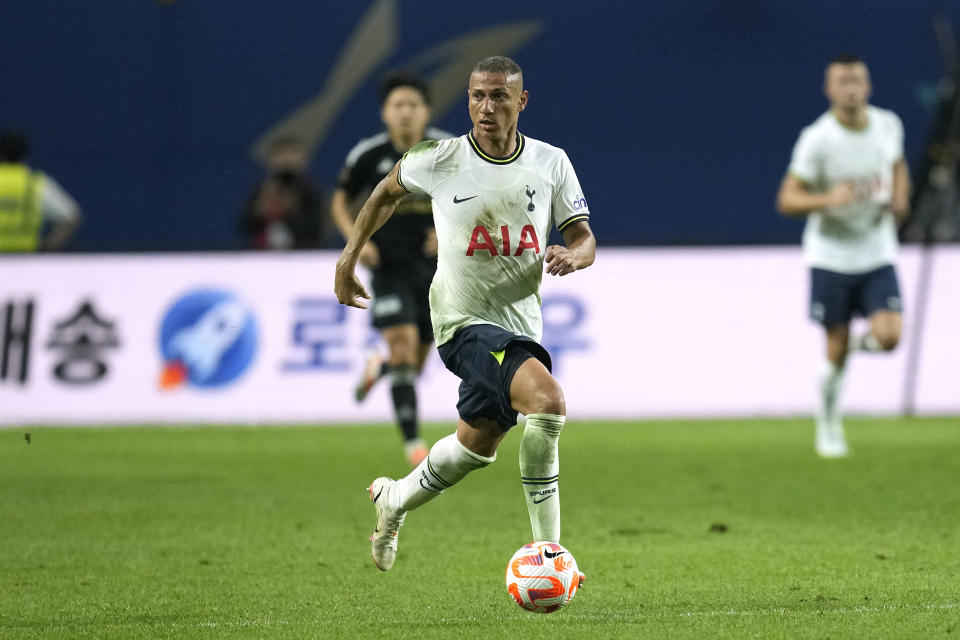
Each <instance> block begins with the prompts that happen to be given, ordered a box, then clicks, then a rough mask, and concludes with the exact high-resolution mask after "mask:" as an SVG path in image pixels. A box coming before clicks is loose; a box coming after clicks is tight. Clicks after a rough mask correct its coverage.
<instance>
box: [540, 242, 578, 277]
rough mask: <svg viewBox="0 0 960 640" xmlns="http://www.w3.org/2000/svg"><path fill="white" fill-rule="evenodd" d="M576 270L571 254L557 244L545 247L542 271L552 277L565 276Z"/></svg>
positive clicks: (568, 250)
mask: <svg viewBox="0 0 960 640" xmlns="http://www.w3.org/2000/svg"><path fill="white" fill-rule="evenodd" d="M576 270H577V263H576V260H575V259H574V255H573V252H572V251H570V249H568V248H566V247H564V246H563V245H559V244H552V245H550V246H549V247H547V253H546V254H545V255H544V271H546V272H547V273H549V274H550V275H552V276H565V275H567V274H568V273H573V272H574V271H576Z"/></svg>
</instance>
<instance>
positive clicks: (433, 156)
mask: <svg viewBox="0 0 960 640" xmlns="http://www.w3.org/2000/svg"><path fill="white" fill-rule="evenodd" d="M439 145H440V143H439V142H437V141H436V140H424V141H423V142H421V143H419V144H416V145H414V146H413V147H411V148H410V150H409V151H407V152H406V153H405V154H403V157H402V158H400V167H399V169H398V171H397V181H398V182H399V183H400V186H401V187H403V188H404V189H406V190H407V191H409V192H410V193H422V194H426V195H430V189H431V188H432V187H433V169H434V165H435V164H436V161H437V147H438V146H439Z"/></svg>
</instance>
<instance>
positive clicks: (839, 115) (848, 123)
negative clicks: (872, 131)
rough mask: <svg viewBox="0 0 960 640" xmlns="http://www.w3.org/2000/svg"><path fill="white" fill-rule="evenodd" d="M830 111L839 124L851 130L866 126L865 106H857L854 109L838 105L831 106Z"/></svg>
mask: <svg viewBox="0 0 960 640" xmlns="http://www.w3.org/2000/svg"><path fill="white" fill-rule="evenodd" d="M830 113H832V114H833V117H834V118H836V119H837V122H839V123H840V125H841V126H843V127H845V128H847V129H851V130H853V131H861V130H863V129H866V128H867V120H868V118H867V107H866V106H863V107H858V108H856V109H852V110H849V109H841V108H840V107H831V108H830Z"/></svg>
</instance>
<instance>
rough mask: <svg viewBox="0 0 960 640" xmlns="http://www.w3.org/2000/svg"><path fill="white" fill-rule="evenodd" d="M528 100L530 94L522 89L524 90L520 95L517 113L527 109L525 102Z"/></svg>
mask: <svg viewBox="0 0 960 640" xmlns="http://www.w3.org/2000/svg"><path fill="white" fill-rule="evenodd" d="M529 99H530V93H529V92H528V91H527V90H526V89H524V90H523V91H522V92H521V93H520V105H519V108H518V109H517V111H523V110H524V109H526V108H527V100H529Z"/></svg>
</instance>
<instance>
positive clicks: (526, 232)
mask: <svg viewBox="0 0 960 640" xmlns="http://www.w3.org/2000/svg"><path fill="white" fill-rule="evenodd" d="M467 96H468V99H467V106H468V110H469V113H470V119H471V121H472V123H473V128H472V129H471V131H470V132H469V133H468V134H467V135H464V136H460V137H459V138H455V139H453V140H441V141H439V142H437V141H427V142H423V143H421V144H418V145H417V146H415V147H413V148H412V149H410V151H408V152H407V153H406V154H405V155H404V156H403V159H401V160H400V161H399V162H398V163H397V165H396V166H395V167H394V168H393V170H392V171H391V172H390V174H389V175H388V176H387V177H386V178H385V179H384V180H383V181H381V182H380V184H378V185H377V188H376V189H374V191H373V194H372V195H371V196H370V198H369V199H368V200H367V202H366V203H365V204H364V206H363V209H362V210H361V212H360V214H359V216H358V217H357V223H356V225H355V227H354V230H353V233H352V234H351V236H350V239H349V240H348V242H347V246H346V247H345V248H344V250H343V253H342V254H341V255H340V259H339V260H338V261H337V270H336V279H335V283H334V290H335V291H336V294H337V300H339V301H340V302H341V303H342V304H347V305H350V306H354V307H361V308H363V307H364V304H363V303H362V302H361V301H359V300H358V298H369V297H370V296H369V294H367V292H366V290H365V289H364V287H363V285H362V284H361V283H360V281H359V279H358V278H357V277H356V275H355V268H356V264H357V262H358V260H359V258H360V252H361V251H362V248H363V245H364V244H365V243H366V241H367V239H368V238H370V236H371V235H372V234H373V233H374V231H376V229H377V228H379V227H380V226H381V225H383V224H384V223H385V221H386V220H388V219H389V218H390V216H391V215H392V214H393V210H394V206H395V205H396V203H397V202H399V201H400V200H401V199H402V198H403V197H404V196H405V195H406V194H407V193H421V194H425V195H429V196H431V197H432V198H433V204H434V210H435V220H436V222H437V235H438V237H439V241H440V242H439V253H440V261H439V264H438V269H437V273H436V276H435V277H434V279H433V284H432V285H431V287H430V310H431V314H432V319H433V330H434V335H435V337H436V340H437V345H438V347H437V349H438V351H439V352H440V357H441V358H442V359H443V363H444V365H446V367H447V368H448V369H449V370H450V371H452V372H453V373H454V374H456V375H457V377H459V378H460V379H461V383H460V390H459V395H460V399H459V401H458V402H457V413H458V414H459V415H460V420H459V421H458V423H457V430H456V432H455V433H452V434H450V435H448V436H447V437H445V438H442V439H440V440H439V441H437V442H436V443H435V444H434V445H433V447H432V448H431V449H430V453H429V455H428V456H427V457H426V459H425V460H424V461H423V462H422V463H420V464H419V465H418V466H417V468H416V469H414V470H413V471H412V472H410V473H409V474H408V475H407V476H406V477H404V478H401V479H400V480H397V481H394V480H391V479H389V478H385V477H380V478H376V479H375V480H374V481H373V482H372V483H371V485H370V499H371V500H372V501H373V503H374V507H375V509H376V512H377V526H376V529H375V530H374V533H373V535H372V536H371V537H370V541H371V543H372V544H371V553H372V555H373V559H374V562H375V563H376V565H377V567H379V568H380V569H381V570H382V571H387V570H389V569H390V568H391V567H392V566H393V563H394V560H395V559H396V553H397V532H398V530H399V528H400V526H401V525H402V524H403V521H404V519H405V518H406V514H407V512H408V511H411V510H413V509H416V508H418V507H420V506H422V505H423V504H425V503H426V502H428V501H429V500H432V499H433V498H435V497H436V496H438V495H439V494H441V493H443V491H445V490H446V489H448V488H450V487H452V486H453V485H455V484H456V483H457V482H459V481H460V480H462V479H463V478H465V477H466V476H467V474H469V473H470V472H471V471H475V470H477V469H481V468H483V467H486V466H487V465H489V464H490V463H492V462H493V461H494V460H496V454H497V447H498V446H499V444H500V442H501V441H502V440H503V438H504V437H505V436H506V435H507V432H508V431H509V430H510V429H511V428H512V427H513V426H514V425H515V424H516V423H517V417H518V412H519V413H523V414H524V415H525V416H526V417H527V421H526V424H525V426H524V430H523V436H522V437H521V440H520V456H519V457H520V481H521V486H522V488H523V494H524V499H525V501H526V504H527V511H528V514H529V516H530V526H531V530H532V532H533V539H534V540H538V541H539V540H544V541H551V542H559V541H560V487H559V480H560V459H559V449H558V444H559V439H560V432H561V431H562V430H563V427H564V424H565V423H566V402H565V400H564V396H563V390H562V389H561V387H560V384H559V383H558V382H557V380H556V378H554V377H553V375H552V374H551V372H550V369H551V360H550V355H549V354H548V353H547V351H546V349H544V348H543V347H542V346H541V345H540V344H539V340H540V339H541V334H542V333H543V317H542V315H541V311H540V294H539V290H540V283H541V281H542V279H543V273H544V271H546V273H549V274H550V275H553V276H565V275H568V274H570V273H573V272H575V271H577V270H579V269H585V268H586V267H589V266H590V265H591V264H593V261H594V258H595V255H596V241H595V239H594V237H593V232H592V231H591V230H590V225H589V222H588V220H589V217H590V214H589V211H588V209H587V207H586V205H585V203H586V201H585V200H583V192H582V191H581V189H580V183H579V181H578V180H577V176H576V173H575V172H574V170H573V166H572V165H571V164H570V160H569V158H567V155H566V153H564V152H563V150H562V149H558V148H557V147H553V146H551V145H549V144H546V143H544V142H541V141H539V140H533V139H530V138H526V137H524V136H523V135H521V134H520V132H519V131H517V122H518V120H519V117H520V112H521V111H523V110H524V109H525V108H526V106H527V99H528V97H529V96H528V93H527V91H526V90H524V88H523V73H522V71H521V70H520V67H519V66H517V63H516V62H514V61H513V60H511V59H510V58H506V57H503V56H493V57H490V58H485V59H484V60H481V61H480V62H479V63H478V64H477V65H476V67H474V69H473V73H472V74H471V75H470V84H469V89H468V91H467ZM581 200H583V202H584V204H583V205H580V204H579V203H580V201H581ZM552 226H556V228H557V230H558V231H560V233H561V234H562V235H563V240H564V243H565V244H566V246H563V245H550V246H546V242H547V239H548V237H549V234H550V228H551V227H552Z"/></svg>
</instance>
